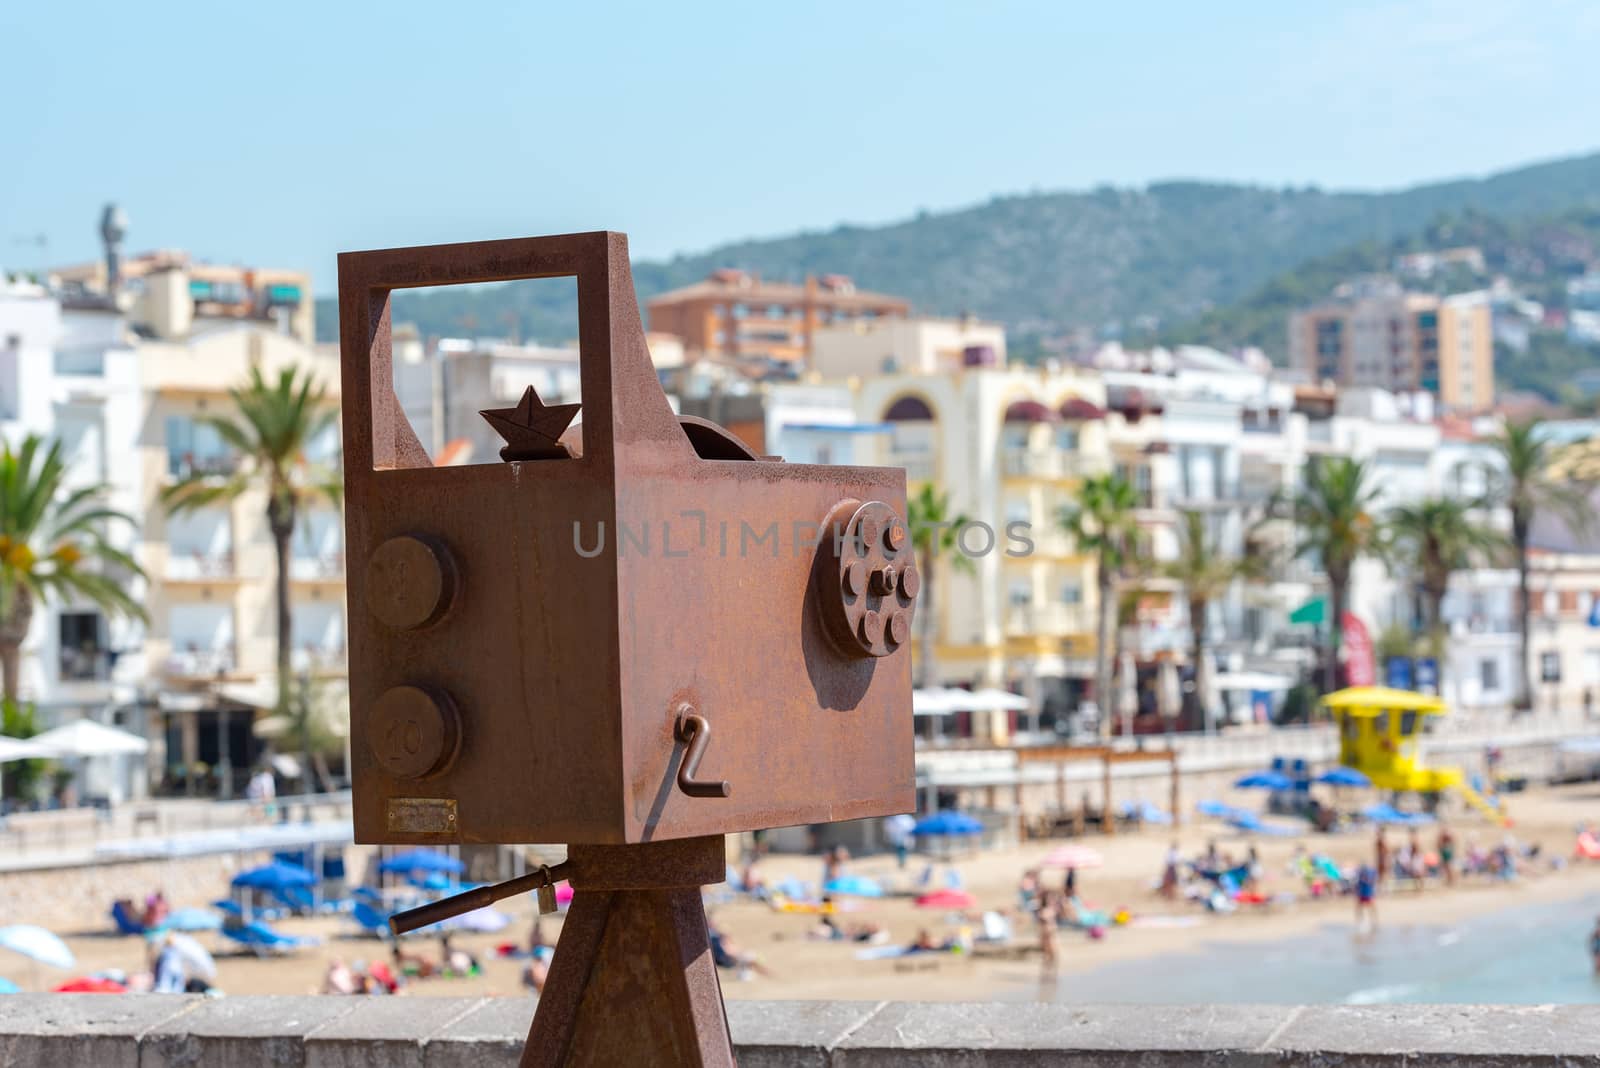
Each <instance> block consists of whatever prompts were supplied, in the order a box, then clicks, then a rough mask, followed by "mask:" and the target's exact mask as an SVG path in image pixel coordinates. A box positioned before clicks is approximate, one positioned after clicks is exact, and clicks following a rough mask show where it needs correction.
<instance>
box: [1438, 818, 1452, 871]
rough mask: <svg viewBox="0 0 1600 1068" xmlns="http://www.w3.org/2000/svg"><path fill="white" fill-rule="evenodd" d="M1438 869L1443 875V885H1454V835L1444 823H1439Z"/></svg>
mask: <svg viewBox="0 0 1600 1068" xmlns="http://www.w3.org/2000/svg"><path fill="white" fill-rule="evenodd" d="M1437 848H1438V851H1439V870H1440V872H1441V874H1443V875H1444V885H1446V886H1454V885H1456V836H1455V835H1453V834H1451V833H1450V828H1449V827H1447V826H1445V825H1444V824H1442V823H1441V824H1440V825H1439V842H1438V846H1437Z"/></svg>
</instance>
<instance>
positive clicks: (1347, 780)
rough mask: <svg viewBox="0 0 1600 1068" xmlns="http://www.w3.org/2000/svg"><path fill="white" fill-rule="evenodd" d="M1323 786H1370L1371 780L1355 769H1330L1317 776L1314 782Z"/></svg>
mask: <svg viewBox="0 0 1600 1068" xmlns="http://www.w3.org/2000/svg"><path fill="white" fill-rule="evenodd" d="M1315 781H1317V782H1320V783H1322V784H1323V785H1324V786H1358V787H1359V786H1371V785H1372V780H1371V779H1369V778H1367V777H1366V775H1365V774H1363V773H1362V772H1359V771H1357V770H1356V769H1355V768H1342V767H1341V768H1331V769H1329V770H1328V771H1325V772H1323V773H1322V774H1321V775H1318V776H1317V778H1316V780H1315Z"/></svg>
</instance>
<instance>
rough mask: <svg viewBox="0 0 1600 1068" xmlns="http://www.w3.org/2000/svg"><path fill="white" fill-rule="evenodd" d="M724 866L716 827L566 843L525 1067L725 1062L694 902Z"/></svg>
mask: <svg viewBox="0 0 1600 1068" xmlns="http://www.w3.org/2000/svg"><path fill="white" fill-rule="evenodd" d="M725 865H726V859H725V854H724V846H723V841H722V839H721V838H720V837H717V836H713V837H707V838H694V839H684V840H678V841H671V842H655V843H650V844H647V845H633V846H582V847H579V846H575V847H573V850H572V853H571V855H569V856H568V858H567V867H568V877H569V880H570V881H571V883H572V887H573V898H572V904H571V906H570V907H569V908H568V910H567V918H566V920H565V921H564V922H563V924H562V926H561V937H560V939H559V940H558V941H557V942H556V952H555V957H554V958H553V959H552V961H551V963H550V972H549V975H548V976H547V978H546V980H545V988H544V992H543V993H542V994H541V995H540V997H539V1007H538V1009H537V1010H536V1011H535V1013H534V1017H533V1026H532V1028H531V1029H530V1030H529V1032H528V1041H527V1045H526V1046H525V1047H524V1049H523V1053H522V1066H523V1068H535V1066H539V1068H542V1066H555V1065H562V1066H566V1068H575V1066H584V1068H589V1066H593V1068H599V1066H602V1065H603V1066H608V1068H609V1066H612V1065H622V1064H627V1065H661V1066H673V1068H677V1066H683V1068H690V1066H693V1068H722V1066H731V1065H733V1063H734V1058H733V1046H732V1043H731V1042H730V1041H729V1039H728V1021H727V1017H726V1014H725V1013H724V1011H723V1008H722V987H721V984H720V982H719V981H718V979H717V969H716V965H715V964H714V963H713V961H712V959H711V942H710V936H709V932H708V931H707V928H706V918H705V912H704V910H703V909H702V907H701V904H700V886H701V885H702V884H704V883H711V882H721V881H722V878H723V874H724V872H725V870H726V868H725Z"/></svg>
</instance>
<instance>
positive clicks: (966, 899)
mask: <svg viewBox="0 0 1600 1068" xmlns="http://www.w3.org/2000/svg"><path fill="white" fill-rule="evenodd" d="M977 905H978V899H977V898H975V897H973V896H972V895H971V894H969V893H967V892H966V891H965V890H935V891H934V892H933V893H931V894H923V895H922V896H921V897H919V898H917V908H919V909H970V908H976V907H977Z"/></svg>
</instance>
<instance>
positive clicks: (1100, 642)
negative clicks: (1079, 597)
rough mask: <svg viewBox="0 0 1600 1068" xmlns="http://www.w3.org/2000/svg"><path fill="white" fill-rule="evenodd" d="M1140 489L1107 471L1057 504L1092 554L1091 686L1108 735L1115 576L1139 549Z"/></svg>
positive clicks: (1070, 532) (1067, 526)
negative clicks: (1072, 499)
mask: <svg viewBox="0 0 1600 1068" xmlns="http://www.w3.org/2000/svg"><path fill="white" fill-rule="evenodd" d="M1138 507H1139V495H1138V492H1137V491H1136V490H1135V489H1134V487H1133V483H1132V482H1130V481H1128V480H1127V479H1126V478H1124V477H1123V476H1122V475H1120V474H1117V473H1115V472H1110V473H1107V474H1103V475H1091V476H1089V477H1088V478H1085V479H1084V480H1083V489H1082V490H1081V491H1080V492H1079V494H1078V503H1077V504H1069V505H1067V506H1066V507H1065V508H1063V509H1062V510H1061V513H1060V517H1059V522H1060V524H1061V529H1062V530H1063V531H1065V532H1066V534H1067V537H1069V538H1071V539H1072V543H1073V544H1074V545H1076V546H1077V547H1078V550H1079V551H1080V552H1085V553H1092V554H1093V555H1094V557H1095V588H1096V591H1097V592H1098V594H1099V618H1098V627H1097V635H1096V639H1095V666H1094V688H1095V699H1096V701H1098V702H1099V704H1100V706H1101V707H1100V734H1101V736H1102V737H1106V738H1109V737H1110V735H1111V699H1112V695H1111V653H1112V646H1113V645H1114V643H1115V634H1114V633H1113V632H1114V629H1115V627H1116V619H1117V592H1116V587H1117V582H1118V580H1119V579H1120V578H1122V577H1123V575H1124V573H1125V572H1126V571H1127V570H1128V569H1129V567H1130V566H1131V565H1132V564H1133V561H1134V560H1135V558H1136V556H1137V554H1138V550H1139V523H1138V521H1137V520H1136V519H1135V518H1134V512H1135V510H1136V509H1137V508H1138Z"/></svg>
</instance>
